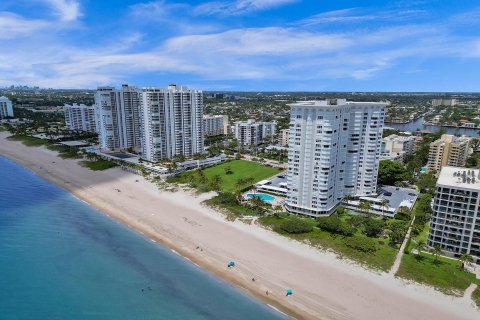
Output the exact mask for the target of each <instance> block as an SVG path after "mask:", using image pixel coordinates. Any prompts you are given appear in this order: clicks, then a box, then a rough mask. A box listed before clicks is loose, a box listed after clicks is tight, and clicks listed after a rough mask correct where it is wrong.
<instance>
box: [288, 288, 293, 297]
mask: <svg viewBox="0 0 480 320" xmlns="http://www.w3.org/2000/svg"><path fill="white" fill-rule="evenodd" d="M292 294H293V290H292V289H287V297H288V296H291V295H292Z"/></svg>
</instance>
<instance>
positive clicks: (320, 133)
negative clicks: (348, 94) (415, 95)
mask: <svg viewBox="0 0 480 320" xmlns="http://www.w3.org/2000/svg"><path fill="white" fill-rule="evenodd" d="M385 106H386V103H382V102H350V101H346V100H345V99H330V100H324V101H304V102H298V103H294V104H291V105H290V107H291V113H290V133H289V142H288V174H287V184H288V198H287V201H286V208H287V210H288V211H289V212H291V213H299V214H304V215H308V216H314V217H317V216H320V215H330V214H331V213H333V212H334V211H335V209H336V208H337V206H338V205H339V204H340V202H341V201H342V199H343V198H344V197H345V196H347V195H350V196H354V197H360V196H368V195H373V194H375V193H376V187H377V176H378V163H379V156H380V146H381V140H382V132H383V123H384V117H385V111H384V108H385Z"/></svg>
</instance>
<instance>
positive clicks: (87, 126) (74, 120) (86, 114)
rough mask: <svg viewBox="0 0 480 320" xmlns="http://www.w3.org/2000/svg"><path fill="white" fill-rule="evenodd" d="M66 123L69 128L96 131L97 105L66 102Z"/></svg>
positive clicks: (64, 107) (64, 108) (64, 109)
mask: <svg viewBox="0 0 480 320" xmlns="http://www.w3.org/2000/svg"><path fill="white" fill-rule="evenodd" d="M63 111H64V114H65V125H66V127H67V129H68V130H72V131H85V132H96V131H97V124H96V119H95V107H94V106H86V105H84V104H76V103H74V104H71V105H70V104H65V105H64V106H63Z"/></svg>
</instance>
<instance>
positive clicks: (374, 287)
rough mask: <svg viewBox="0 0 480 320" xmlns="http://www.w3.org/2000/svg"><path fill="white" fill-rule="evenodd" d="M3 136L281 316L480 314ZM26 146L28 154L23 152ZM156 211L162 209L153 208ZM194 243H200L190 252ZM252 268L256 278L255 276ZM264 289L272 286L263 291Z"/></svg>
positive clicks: (55, 179)
mask: <svg viewBox="0 0 480 320" xmlns="http://www.w3.org/2000/svg"><path fill="white" fill-rule="evenodd" d="M6 136H8V134H5V133H0V153H1V154H2V155H3V156H4V157H6V158H7V159H9V160H11V161H14V162H16V163H18V164H20V165H22V166H23V167H25V168H26V169H28V170H30V171H33V172H34V173H35V174H37V175H39V176H41V177H42V178H44V179H46V180H48V181H49V182H51V183H53V184H55V185H56V186H58V187H60V188H62V189H64V190H66V191H67V192H70V193H71V194H73V195H74V196H75V197H77V198H79V199H80V200H82V201H84V202H86V203H87V204H89V205H91V206H92V207H94V208H96V209H97V210H99V211H100V212H102V213H104V214H106V215H108V216H109V217H110V218H112V219H114V220H115V221H118V222H120V223H122V224H124V225H126V226H128V227H129V228H131V229H133V230H134V231H135V232H139V233H141V234H143V235H144V236H145V237H146V238H149V239H151V240H152V241H155V242H156V243H158V244H160V245H162V246H163V247H166V248H168V249H170V250H175V251H176V252H177V253H178V254H179V255H181V256H182V257H183V258H184V259H185V260H189V261H190V262H191V263H193V264H196V265H197V266H199V267H200V268H201V269H203V270H204V271H206V272H207V273H210V274H212V275H213V276H215V277H217V278H220V279H222V280H224V281H226V282H228V283H230V284H232V285H234V286H236V287H238V288H240V289H241V290H242V291H244V292H246V293H247V294H248V295H250V296H253V297H254V298H256V299H257V300H260V301H261V302H262V303H264V304H266V305H267V306H268V307H270V308H272V309H275V308H276V309H278V310H280V311H281V312H283V313H286V314H287V315H289V316H292V317H295V318H298V319H318V318H322V319H324V318H325V319H353V318H355V319H367V318H370V319H371V318H376V317H381V318H382V317H387V316H388V317H389V318H390V319H405V318H411V319H425V318H430V317H436V319H455V318H458V319H475V318H477V317H478V316H480V312H479V311H478V310H475V309H473V308H472V307H470V308H465V307H466V306H467V305H466V303H465V301H463V302H462V301H460V300H459V298H453V297H449V296H445V295H443V294H441V293H439V292H435V291H434V290H433V289H432V288H429V287H426V286H422V285H418V284H417V285H415V284H414V285H411V284H406V282H405V281H403V280H399V279H395V278H393V277H388V276H387V275H386V274H384V273H378V272H375V271H369V270H365V269H364V268H362V267H359V266H356V265H352V263H350V262H345V261H341V260H339V259H337V258H335V255H334V254H332V253H324V252H320V251H319V250H317V249H313V248H311V247H308V246H307V245H305V244H301V243H298V242H294V241H293V240H290V239H286V238H284V237H281V236H279V235H276V234H274V233H273V232H272V231H268V230H265V229H263V228H261V227H259V226H256V225H246V224H244V223H243V222H227V221H225V218H224V217H223V216H222V215H221V214H220V213H218V212H215V211H213V210H212V209H210V208H206V207H204V206H203V207H202V204H201V200H202V196H200V197H194V196H192V195H189V194H186V193H184V192H183V191H179V192H177V193H175V194H172V193H170V192H166V191H159V190H157V188H156V187H155V186H154V185H153V184H152V183H150V182H148V181H144V180H143V178H142V177H140V176H136V175H133V174H130V173H126V172H124V171H122V170H120V169H118V168H116V169H109V170H107V171H105V172H92V171H90V170H88V169H86V168H83V167H80V166H79V165H78V164H77V163H76V162H77V160H64V159H61V158H58V157H57V156H56V152H54V151H50V150H48V149H45V148H43V147H26V146H24V145H22V144H21V143H20V142H9V141H7V140H5V137H6ZM26 151H29V153H27V154H28V158H29V159H24V158H23V155H24V154H26V153H25V152H26ZM73 166H75V167H73ZM67 169H68V170H67ZM67 171H68V172H67ZM90 180H91V181H90ZM135 180H140V181H139V182H138V183H136V182H135ZM114 187H118V188H120V189H121V190H122V192H117V191H115V189H114ZM133 189H135V190H133ZM125 198H131V199H130V200H129V199H125ZM135 204H138V205H135ZM159 209H161V210H162V211H161V212H158V210H159ZM127 212H128V213H127ZM154 215H158V216H159V218H157V217H156V216H154ZM181 215H183V217H181ZM204 229H206V230H204ZM226 237H227V238H228V239H226ZM282 238H283V239H282ZM196 245H199V246H201V247H202V248H203V249H205V250H204V251H203V249H202V251H201V252H199V250H196V249H195V248H196ZM252 248H253V249H254V250H251V249H252ZM257 251H258V252H257ZM172 252H173V251H172ZM174 253H175V252H174ZM230 259H232V260H234V261H236V262H238V263H237V267H235V270H230V269H227V268H226V263H227V262H228V261H229V260H230ZM290 260H293V261H290ZM297 261H298V262H297ZM299 264H301V267H300V268H299ZM252 276H254V277H255V278H256V279H258V280H257V281H255V282H254V283H252V281H251V278H252ZM287 287H292V288H293V289H294V292H295V295H294V297H293V298H292V299H285V298H284V297H283V295H284V294H283V290H284V289H285V288H287ZM267 289H268V290H269V292H271V294H270V295H269V296H268V297H267V296H266V295H265V290H267ZM412 304H413V305H412ZM446 304H449V305H450V306H451V308H449V305H446ZM450 309H452V310H450Z"/></svg>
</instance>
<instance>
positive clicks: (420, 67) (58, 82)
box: [0, 0, 480, 92]
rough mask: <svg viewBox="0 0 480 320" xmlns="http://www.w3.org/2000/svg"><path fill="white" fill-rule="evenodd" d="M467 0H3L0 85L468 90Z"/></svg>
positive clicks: (473, 17) (474, 46)
mask: <svg viewBox="0 0 480 320" xmlns="http://www.w3.org/2000/svg"><path fill="white" fill-rule="evenodd" d="M479 27H480V3H479V4H474V2H473V1H462V2H459V1H439V0H419V1H406V0H397V1H388V2H387V1H372V0H366V1H362V2H361V4H360V3H359V2H358V1H352V0H349V1H347V0H340V1H335V2H331V1H329V2H322V1H316V0H276V1H275V0H221V1H167V0H160V1H144V2H140V1H129V0H116V1H88V0H30V1H27V0H17V1H13V0H4V1H2V2H1V3H0V40H1V41H2V44H3V46H2V47H3V48H8V50H5V49H4V50H1V51H0V87H6V86H10V85H29V86H39V87H43V88H88V89H94V88H95V87H97V86H106V85H109V86H120V85H121V84H123V83H131V84H135V85H137V86H139V87H143V86H149V85H158V86H165V85H166V84H168V83H172V82H173V83H182V84H185V85H187V86H189V87H194V88H198V89H201V90H205V91H292V92H295V91H297V92H298V91H311V92H312V91H338V92H342V91H345V92H349V91H354V92H362V91H367V92H478V91H480V87H479V86H478V82H477V74H476V70H479V69H480V31H479V30H480V28H479Z"/></svg>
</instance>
